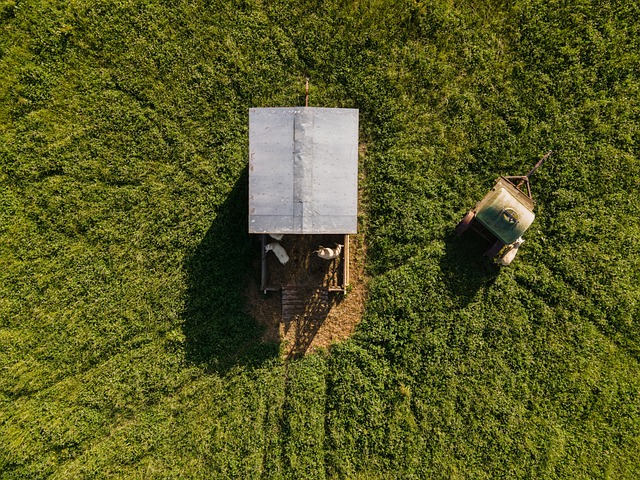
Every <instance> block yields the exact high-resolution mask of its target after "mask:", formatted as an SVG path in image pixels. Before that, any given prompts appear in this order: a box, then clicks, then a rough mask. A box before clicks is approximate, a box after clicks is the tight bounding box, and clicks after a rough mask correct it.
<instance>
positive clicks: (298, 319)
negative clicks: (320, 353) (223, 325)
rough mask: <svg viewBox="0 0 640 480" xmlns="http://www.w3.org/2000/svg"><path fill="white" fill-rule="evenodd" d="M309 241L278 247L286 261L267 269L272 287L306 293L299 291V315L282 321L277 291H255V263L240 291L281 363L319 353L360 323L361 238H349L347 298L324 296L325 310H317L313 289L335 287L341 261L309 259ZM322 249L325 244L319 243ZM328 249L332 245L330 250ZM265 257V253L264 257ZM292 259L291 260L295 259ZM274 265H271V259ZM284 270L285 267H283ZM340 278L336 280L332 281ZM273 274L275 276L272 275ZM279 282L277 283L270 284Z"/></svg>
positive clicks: (313, 240) (362, 295) (362, 285)
mask: <svg viewBox="0 0 640 480" xmlns="http://www.w3.org/2000/svg"><path fill="white" fill-rule="evenodd" d="M313 237H315V236H308V237H307V236H300V237H299V238H297V239H293V240H290V241H287V237H285V238H284V239H283V241H282V242H281V243H282V245H283V246H284V247H285V249H287V248H288V250H287V252H288V253H289V254H290V257H291V260H290V263H291V265H289V263H288V264H287V265H283V266H281V267H283V268H280V267H278V265H275V264H273V265H272V264H271V263H270V264H269V266H270V267H273V268H272V269H271V270H270V275H271V280H272V283H275V284H276V286H278V287H284V288H285V289H286V288H287V287H288V286H296V285H297V286H300V285H305V286H307V287H309V288H308V291H305V290H304V289H301V292H300V295H302V296H304V298H305V299H306V302H305V308H304V309H303V310H304V313H303V312H300V314H296V315H292V316H291V318H283V316H282V296H283V293H282V291H273V292H267V293H266V294H265V293H264V292H263V291H261V290H260V285H259V284H260V282H259V280H258V279H259V277H260V270H259V269H260V263H259V262H254V267H255V268H254V270H256V272H255V275H254V277H255V278H254V279H253V280H252V281H250V282H248V287H247V291H246V295H247V305H248V309H249V313H250V314H251V316H253V317H254V318H255V319H256V321H257V322H258V323H260V324H261V325H263V326H264V329H265V330H264V334H263V340H264V341H271V342H274V341H279V342H281V345H282V354H283V355H284V356H285V358H290V357H294V356H299V355H303V354H305V353H307V352H312V351H314V350H317V349H319V348H328V347H329V346H331V345H332V344H334V343H337V342H340V341H342V340H344V339H345V338H347V337H349V336H350V335H351V334H352V333H353V331H354V329H355V327H356V325H357V324H358V323H359V322H360V320H361V318H362V314H363V312H364V304H365V298H366V281H365V275H364V265H365V258H366V249H365V241H364V235H363V234H358V235H350V236H349V278H350V281H349V286H348V287H347V293H346V294H344V293H342V292H329V293H328V308H325V307H324V304H323V308H322V309H320V308H319V303H318V296H317V293H316V291H315V290H314V287H320V288H326V287H329V286H331V285H335V284H337V283H336V282H338V283H341V280H342V278H341V272H342V263H341V262H342V260H340V261H336V260H334V261H330V262H328V261H326V260H322V259H320V258H318V257H317V256H316V255H315V254H311V255H309V254H308V252H313V249H315V248H317V247H318V245H317V244H318V239H317V238H313ZM323 240H324V243H325V244H328V242H327V241H326V239H323ZM331 246H333V245H331ZM270 255H271V254H270ZM296 258H297V260H296ZM275 262H276V263H277V260H275ZM284 267H286V268H284ZM339 272H340V278H339V280H337V277H338V276H339ZM278 275H279V276H278ZM275 279H279V281H277V282H276V281H275Z"/></svg>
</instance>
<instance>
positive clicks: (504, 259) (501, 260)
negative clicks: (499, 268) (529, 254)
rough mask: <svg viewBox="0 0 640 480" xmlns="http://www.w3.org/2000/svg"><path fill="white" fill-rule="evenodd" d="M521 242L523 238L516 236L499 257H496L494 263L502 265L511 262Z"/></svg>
mask: <svg viewBox="0 0 640 480" xmlns="http://www.w3.org/2000/svg"><path fill="white" fill-rule="evenodd" d="M523 243H524V240H523V239H522V237H520V238H518V239H517V240H516V241H515V242H513V243H512V244H511V245H509V248H508V249H507V250H506V252H505V253H503V254H502V255H501V256H500V257H498V258H497V259H496V263H497V264H498V265H503V266H507V265H509V264H510V263H511V262H513V259H514V258H516V255H517V253H518V249H519V248H520V246H521V245H522V244H523Z"/></svg>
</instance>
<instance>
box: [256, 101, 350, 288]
mask: <svg viewBox="0 0 640 480" xmlns="http://www.w3.org/2000/svg"><path fill="white" fill-rule="evenodd" d="M357 217H358V110H357V109H350V108H317V107H285V108H252V109H250V110H249V233H252V234H261V235H262V238H263V240H262V243H263V247H264V246H265V243H266V242H268V241H270V239H269V235H275V236H277V237H279V236H280V235H285V236H291V235H294V236H300V235H316V236H317V235H320V236H322V235H324V236H327V241H329V239H330V238H335V236H336V235H338V236H340V237H338V238H339V239H341V238H342V236H344V241H345V244H344V250H343V252H344V257H343V258H342V264H343V265H344V267H345V273H344V275H343V279H342V281H341V283H342V284H341V285H340V286H339V287H340V289H346V286H347V283H348V235H349V234H355V233H357V229H358V221H357V220H358V218H357ZM336 243H337V242H336ZM298 254H300V252H298ZM265 257H266V254H265V251H264V248H263V275H262V289H263V290H270V289H274V290H275V289H278V288H279V287H278V286H277V285H271V283H273V282H270V281H269V280H268V278H267V272H266V268H267V265H266V259H265ZM272 286H273V288H271V287H272ZM334 287H335V285H334Z"/></svg>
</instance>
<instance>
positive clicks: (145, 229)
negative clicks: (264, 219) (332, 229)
mask: <svg viewBox="0 0 640 480" xmlns="http://www.w3.org/2000/svg"><path fill="white" fill-rule="evenodd" d="M638 18H640V6H639V5H638V2H636V1H631V2H630V1H624V0H611V1H608V2H599V1H596V0H575V1H573V2H562V1H557V0H552V1H542V0H513V1H499V0H476V1H471V0H460V1H453V0H425V1H417V0H389V1H383V0H377V1H376V0H369V1H357V0H342V1H341V0H330V1H322V2H321V1H315V2H314V1H309V0H299V1H286V0H273V1H271V0H247V1H231V2H223V1H204V0H189V1H187V0H177V1H176V2H160V1H155V0H118V1H104V0H93V1H84V0H72V1H66V2H63V1H54V0H51V1H47V0H0V369H1V370H0V478H3V479H14V478H15V479H17V478H55V479H74V478H127V479H129V478H144V479H147V478H203V479H212V478H243V479H244V478H274V479H278V478H291V479H303V478H314V479H315V478H318V479H321V478H348V479H352V478H361V479H373V478H402V479H408V478H416V479H417V478H429V479H432V478H436V479H437V478H447V479H474V480H475V479H493V478H523V479H538V478H566V479H583V478H608V479H637V478H640V364H639V361H640V325H639V323H638V322H639V321H640V307H639V300H640V215H639V213H638V212H640V161H639V158H640V143H639V138H640V126H639V125H640V53H639V52H640V22H638V20H637V19H638ZM305 77H309V78H310V79H311V105H314V106H325V107H351V108H359V109H360V124H361V132H360V141H361V143H362V144H364V145H366V154H365V155H364V157H363V158H362V163H363V166H362V169H363V171H364V173H365V178H366V180H365V182H366V183H365V184H364V185H363V188H364V202H365V205H366V209H364V210H363V211H362V213H361V219H360V220H361V229H362V231H364V232H366V238H367V242H368V264H367V272H368V275H369V278H370V287H369V295H368V302H367V305H366V311H365V315H364V318H363V320H362V322H361V324H360V325H359V326H358V328H357V330H356V333H355V335H354V336H353V337H352V338H351V339H349V340H347V341H345V342H344V343H342V344H339V345H336V346H334V347H332V348H331V349H330V350H329V351H326V352H322V353H317V354H312V355H308V356H306V357H304V358H300V359H297V360H291V361H287V362H285V361H284V360H283V359H282V357H281V355H279V347H278V345H270V344H264V343H261V342H260V340H259V339H260V335H261V331H260V329H259V328H258V326H257V324H256V322H255V321H254V319H252V318H251V317H250V316H249V315H248V314H247V313H246V311H247V310H246V300H245V297H244V290H245V284H246V282H247V281H248V280H247V279H248V278H249V279H251V276H252V275H253V274H254V273H253V269H252V261H253V260H254V259H255V257H256V255H258V251H257V245H256V244H255V243H254V242H253V241H252V240H251V239H250V238H249V236H248V235H247V233H246V223H247V222H246V215H247V206H246V204H247V185H246V184H247V174H246V166H247V152H248V109H249V108H250V107H264V106H289V105H300V104H304V79H305ZM549 149H553V150H554V155H553V156H552V157H551V159H550V160H549V161H548V162H547V163H546V164H545V165H544V166H543V167H542V168H541V169H539V170H538V171H537V172H536V174H535V176H534V177H533V178H532V187H533V192H534V196H535V198H536V200H537V201H538V207H537V215H538V216H537V218H536V221H535V223H534V224H533V226H532V227H531V229H530V230H529V232H528V233H527V235H526V240H527V242H526V243H525V244H524V246H523V247H522V249H521V251H520V253H519V254H518V258H517V259H516V261H515V262H514V264H513V265H512V266H511V267H509V268H505V269H502V270H501V271H499V272H498V271H497V270H496V269H494V268H491V267H490V266H489V265H488V264H485V263H483V262H482V261H481V259H479V258H478V256H477V252H476V251H475V249H474V245H473V244H472V242H470V241H469V240H468V239H462V240H459V239H458V238H457V237H455V235H454V234H453V228H454V227H455V225H456V223H457V221H458V220H459V219H460V218H461V217H462V215H463V214H464V213H465V212H466V211H467V210H468V209H469V208H471V207H472V206H473V205H474V204H475V202H476V201H477V200H479V199H480V198H482V196H483V195H484V194H485V193H486V191H487V190H488V189H489V188H490V187H491V186H492V181H493V180H494V178H496V177H497V176H499V175H518V174H524V173H526V172H527V171H528V170H529V168H530V167H531V166H533V164H534V163H535V162H536V161H537V160H538V158H540V157H541V156H542V155H543V154H544V153H545V152H546V151H547V150H549ZM220 252H225V254H224V255H221V254H220ZM249 281H251V280H249Z"/></svg>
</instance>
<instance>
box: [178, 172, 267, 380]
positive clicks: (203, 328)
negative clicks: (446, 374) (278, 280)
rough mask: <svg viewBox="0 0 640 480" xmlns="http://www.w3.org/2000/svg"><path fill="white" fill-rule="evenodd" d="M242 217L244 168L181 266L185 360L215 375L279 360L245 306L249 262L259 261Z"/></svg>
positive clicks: (245, 206) (245, 212)
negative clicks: (184, 293) (185, 287)
mask: <svg viewBox="0 0 640 480" xmlns="http://www.w3.org/2000/svg"><path fill="white" fill-rule="evenodd" d="M247 218H248V170H247V169H245V170H244V172H243V173H242V175H241V176H240V177H239V178H238V180H237V181H236V183H235V185H234V187H233V189H232V191H231V192H230V194H229V196H228V197H227V199H226V200H225V201H224V203H222V204H221V205H220V207H219V209H218V211H217V213H216V216H215V219H214V220H213V223H212V224H211V227H210V228H209V230H208V231H207V233H206V234H205V236H204V238H203V239H202V241H201V242H200V244H199V245H198V246H197V248H196V249H195V251H194V252H193V254H192V255H191V256H190V257H189V258H188V259H187V261H186V263H185V270H186V274H187V284H188V290H187V296H186V302H185V309H184V323H183V333H184V335H185V340H186V358H187V361H188V362H191V363H194V364H198V365H205V366H206V367H207V368H208V369H210V370H212V371H217V372H220V373H222V372H225V371H227V370H228V369H229V368H232V367H233V366H236V365H259V364H262V363H263V362H265V361H267V360H268V359H270V358H273V357H276V356H277V355H278V345H277V343H273V342H265V341H263V340H262V338H263V331H264V327H263V326H261V325H260V324H258V323H257V322H256V320H255V319H254V318H253V317H252V316H251V315H250V312H249V308H248V306H247V297H246V286H247V282H248V281H250V280H251V279H250V276H251V274H252V271H253V269H252V262H255V258H253V257H256V256H259V249H258V248H254V247H255V244H254V241H253V239H252V238H251V237H250V236H249V234H248V232H247Z"/></svg>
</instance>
